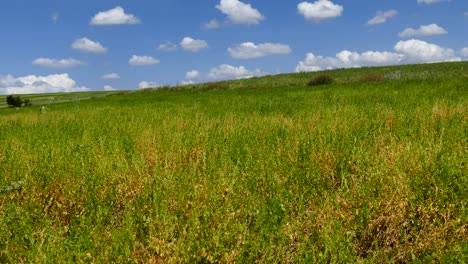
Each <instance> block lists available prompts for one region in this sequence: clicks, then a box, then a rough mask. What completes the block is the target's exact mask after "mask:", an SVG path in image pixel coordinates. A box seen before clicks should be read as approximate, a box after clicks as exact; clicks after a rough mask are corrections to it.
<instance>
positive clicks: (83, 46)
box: [71, 38, 107, 54]
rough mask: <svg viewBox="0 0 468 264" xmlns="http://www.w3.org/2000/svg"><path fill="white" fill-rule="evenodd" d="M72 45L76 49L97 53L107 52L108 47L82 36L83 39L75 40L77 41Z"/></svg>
mask: <svg viewBox="0 0 468 264" xmlns="http://www.w3.org/2000/svg"><path fill="white" fill-rule="evenodd" d="M71 47H72V48H73V49H76V50H81V51H84V52H89V53H96V54H98V53H106V52H107V48H105V47H103V46H102V45H101V43H99V42H95V41H92V40H90V39H88V38H81V39H77V40H75V42H73V44H72V45H71Z"/></svg>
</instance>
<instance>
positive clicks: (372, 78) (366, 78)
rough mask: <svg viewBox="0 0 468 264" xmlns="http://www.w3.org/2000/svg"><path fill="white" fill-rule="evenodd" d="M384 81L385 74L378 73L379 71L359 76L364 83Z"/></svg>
mask: <svg viewBox="0 0 468 264" xmlns="http://www.w3.org/2000/svg"><path fill="white" fill-rule="evenodd" d="M383 81H385V76H383V75H382V74H378V73H369V74H366V75H363V76H361V77H360V78H359V82H363V83H366V82H383Z"/></svg>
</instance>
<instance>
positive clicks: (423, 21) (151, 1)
mask: <svg viewBox="0 0 468 264" xmlns="http://www.w3.org/2000/svg"><path fill="white" fill-rule="evenodd" d="M0 10H1V11H0V25H1V26H0V34H1V36H2V38H1V45H0V47H1V48H0V94H12V93H14V94H22V93H43V92H71V91H86V90H96V91H97V90H112V89H139V88H144V87H148V86H155V85H176V84H186V83H197V82H206V81H215V80H222V79H236V78H246V77H250V76H260V75H265V74H277V73H288V72H295V71H317V70H324V69H332V68H344V67H360V66H378V65H391V64H405V63H430V62H438V61H459V60H467V59H468V31H467V30H466V29H467V28H468V2H467V1H466V0H392V1H389V0H386V1H385V0H360V1H351V0H310V1H300V0H299V1H291V0H289V1H264V0H202V1H193V0H113V1H111V0H100V1H96V0H80V1H73V0H69V1H63V0H34V1H33V0H14V1H13V0H5V1H3V2H2V7H1V9H0Z"/></svg>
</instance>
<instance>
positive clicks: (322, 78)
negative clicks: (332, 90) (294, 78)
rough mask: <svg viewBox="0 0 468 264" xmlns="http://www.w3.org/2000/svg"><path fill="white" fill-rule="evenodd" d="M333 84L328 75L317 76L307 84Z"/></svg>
mask: <svg viewBox="0 0 468 264" xmlns="http://www.w3.org/2000/svg"><path fill="white" fill-rule="evenodd" d="M332 83H333V77H332V76H331V75H328V74H322V75H319V76H317V77H315V78H313V79H312V80H310V81H309V82H307V85H308V86H317V85H325V84H332Z"/></svg>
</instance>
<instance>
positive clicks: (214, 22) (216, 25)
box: [203, 19, 221, 29]
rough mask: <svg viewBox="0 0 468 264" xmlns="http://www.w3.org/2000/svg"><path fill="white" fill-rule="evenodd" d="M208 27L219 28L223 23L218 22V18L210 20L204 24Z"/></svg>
mask: <svg viewBox="0 0 468 264" xmlns="http://www.w3.org/2000/svg"><path fill="white" fill-rule="evenodd" d="M203 27H204V28H206V29H217V28H220V27H221V23H219V22H218V20H216V19H212V20H210V22H208V23H206V24H204V25H203Z"/></svg>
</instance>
